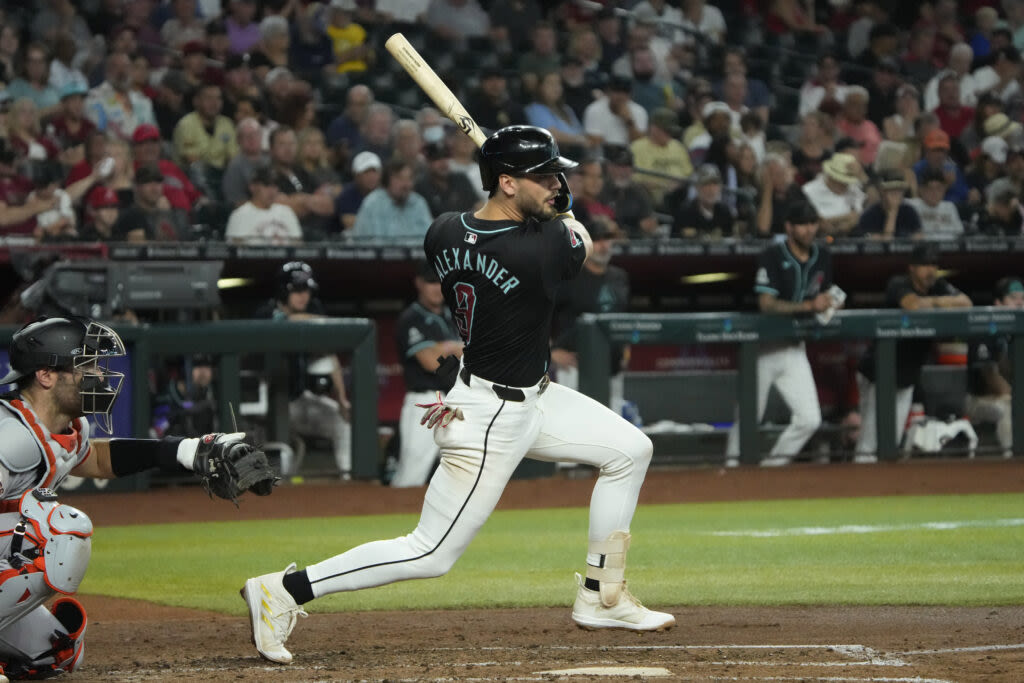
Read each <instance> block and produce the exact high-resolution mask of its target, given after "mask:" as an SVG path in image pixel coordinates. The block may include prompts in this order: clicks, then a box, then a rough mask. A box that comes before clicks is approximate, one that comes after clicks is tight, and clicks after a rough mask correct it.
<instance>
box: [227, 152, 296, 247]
mask: <svg viewBox="0 0 1024 683" xmlns="http://www.w3.org/2000/svg"><path fill="white" fill-rule="evenodd" d="M279 194H280V193H279V192H278V189H277V179H276V177H275V174H274V172H273V171H272V170H271V169H270V168H268V167H266V166H260V167H258V168H256V169H254V170H253V172H252V175H251V176H250V177H249V201H247V202H245V203H243V204H241V205H240V206H238V207H237V208H236V209H235V210H234V211H232V212H231V216H230V217H229V218H228V223H227V228H226V229H225V231H224V240H225V241H227V242H230V243H232V244H299V243H301V242H302V228H301V226H300V225H299V219H298V217H297V216H296V215H295V212H294V211H292V209H291V207H289V206H288V205H287V204H283V203H281V202H279V201H277V199H278V197H279Z"/></svg>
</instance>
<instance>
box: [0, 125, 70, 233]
mask: <svg viewBox="0 0 1024 683" xmlns="http://www.w3.org/2000/svg"><path fill="white" fill-rule="evenodd" d="M33 189H35V188H34V185H33V183H32V181H31V180H30V179H29V178H27V177H25V176H24V175H22V174H21V173H19V172H18V170H17V156H16V155H15V153H14V150H13V149H11V146H10V144H9V143H8V142H7V140H5V139H4V138H0V234H3V235H5V236H7V235H31V234H32V232H33V230H34V229H35V226H36V216H38V215H39V214H41V213H43V212H44V211H50V210H52V209H54V208H55V207H56V206H57V203H58V202H57V199H56V198H55V197H50V198H48V199H44V198H40V197H36V198H33V199H31V200H29V197H30V195H31V193H32V190H33Z"/></svg>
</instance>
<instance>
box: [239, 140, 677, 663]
mask: <svg viewBox="0 0 1024 683" xmlns="http://www.w3.org/2000/svg"><path fill="white" fill-rule="evenodd" d="M574 166H576V163H575V162H573V161H570V160H569V159H566V158H564V157H562V156H560V154H559V151H558V145H557V144H556V143H555V140H554V138H553V137H552V136H551V134H550V133H548V132H547V131H545V130H543V129H540V128H534V127H532V126H508V127H506V128H502V129H500V130H498V131H497V132H495V133H494V134H492V135H491V136H490V137H489V138H487V140H486V141H485V142H484V144H483V146H482V147H481V150H480V172H481V177H482V180H483V186H484V189H486V190H487V191H488V193H489V197H488V200H487V202H486V203H485V204H484V206H483V207H482V208H480V209H479V210H477V211H476V212H475V213H461V214H460V213H446V214H444V215H442V216H440V217H438V218H437V219H436V220H435V221H434V222H433V224H432V225H431V226H430V228H429V230H428V232H427V235H426V238H425V240H424V249H425V252H426V255H427V259H428V261H430V263H431V264H432V265H433V266H434V269H435V270H436V271H437V274H438V276H439V277H440V279H441V288H442V291H443V292H444V298H445V302H446V303H447V304H448V308H449V310H450V311H451V313H452V317H453V319H454V320H455V323H456V326H457V327H458V330H459V334H460V336H461V337H462V340H463V341H464V342H465V348H464V352H463V355H462V359H461V361H460V362H459V363H455V364H451V363H448V362H446V363H443V364H442V368H443V369H444V368H447V367H451V368H452V370H453V372H452V377H451V381H453V382H454V385H453V386H452V388H451V390H450V391H449V392H448V395H447V396H446V397H445V399H444V400H443V401H439V402H436V403H434V404H433V405H430V406H428V407H427V412H426V414H425V415H424V418H423V419H424V422H425V423H426V424H427V426H428V427H433V428H434V441H435V443H436V444H437V445H438V446H439V447H440V449H441V464H440V466H439V467H438V468H437V470H436V472H435V473H434V476H433V477H432V478H431V481H430V485H429V486H428V488H427V492H426V498H425V500H424V503H423V512H422V514H421V516H420V520H419V524H418V525H417V526H416V528H415V530H413V532H412V533H411V534H409V535H407V536H402V537H400V538H394V539H390V540H386V541H376V542H372V543H367V544H364V545H360V546H358V547H355V548H353V549H351V550H349V551H348V552H345V553H342V554H340V555H336V556H334V557H331V558H328V559H326V560H323V561H322V562H318V563H316V564H312V565H309V566H307V567H306V568H305V569H303V570H301V571H296V566H295V564H294V563H293V564H290V565H289V566H288V567H286V568H285V569H284V570H283V571H278V572H274V573H270V574H264V575H263V576H258V577H255V578H251V579H249V580H247V581H246V582H245V586H244V587H243V588H242V597H243V598H244V599H245V601H246V603H247V605H248V608H249V617H250V618H249V623H250V625H251V627H252V633H253V642H254V643H255V645H256V649H257V650H258V651H259V653H260V654H261V655H262V656H263V657H265V658H266V659H269V660H270V661H274V662H281V663H288V662H291V661H292V655H291V653H290V652H289V651H288V650H287V649H286V648H285V642H286V640H287V639H288V636H289V635H290V633H291V631H292V628H293V627H294V625H295V621H296V617H297V616H298V615H305V612H304V611H303V609H302V605H303V604H304V603H307V602H309V601H310V600H312V599H314V598H316V597H321V596H324V595H328V594H331V593H338V592H341V591H351V590H358V589H361V588H369V587H371V586H380V585H383V584H388V583H392V582H395V581H402V580H405V579H415V578H427V577H433V576H440V575H442V574H444V573H446V572H447V571H448V570H449V569H451V567H452V565H453V564H454V563H455V561H456V560H458V558H459V556H460V555H462V553H463V551H465V549H466V547H467V546H468V545H469V542H470V541H471V540H473V537H474V536H475V535H476V532H477V531H478V530H479V529H480V527H481V526H482V525H483V523H484V522H485V521H486V520H487V518H488V517H489V516H490V514H491V511H492V510H493V509H494V506H495V505H496V504H497V502H498V499H499V497H500V496H501V493H502V491H503V490H504V488H505V485H506V484H507V483H508V480H509V479H510V478H511V476H512V473H513V471H514V470H515V469H516V466H517V465H518V464H519V462H520V460H522V458H523V457H531V458H535V459H539V460H545V461H554V462H558V461H570V462H576V463H581V464H587V465H592V466H594V467H596V468H597V469H598V471H599V474H598V478H597V482H596V484H595V486H594V493H593V498H592V500H591V505H590V532H589V546H588V552H587V555H586V565H587V569H586V578H585V579H584V578H583V577H581V576H580V575H579V574H577V577H576V578H577V584H578V589H577V593H576V602H575V604H574V605H573V609H572V618H573V620H574V621H575V622H576V623H577V624H578V625H579V626H581V627H583V628H622V629H629V630H633V631H656V630H662V629H666V628H669V627H671V626H672V625H674V624H675V618H674V617H673V616H672V615H671V614H666V613H664V612H655V611H652V610H650V609H647V608H646V607H643V606H642V605H641V604H640V603H639V601H637V600H636V599H635V598H634V597H633V596H632V595H631V594H630V592H629V590H628V589H627V588H626V584H625V577H624V574H625V567H626V551H627V549H628V548H629V541H630V535H629V525H630V521H631V520H632V518H633V512H634V510H635V509H636V504H637V497H638V496H639V493H640V487H641V485H642V484H643V480H644V475H645V473H646V471H647V466H648V464H649V463H650V459H651V452H652V445H651V441H650V439H648V438H647V436H645V435H644V434H643V432H641V431H640V430H638V429H637V428H635V427H634V426H632V425H631V424H629V423H628V422H626V421H625V420H623V419H622V418H621V417H619V416H618V415H616V414H615V413H613V412H612V411H611V410H609V409H608V408H606V407H604V406H602V405H601V404H599V403H597V402H596V401H593V400H591V399H590V398H588V397H586V396H584V395H582V394H579V393H577V392H575V391H573V390H571V389H567V388H566V387H563V386H560V385H558V384H557V383H551V382H549V380H548V377H547V369H548V363H549V355H550V354H549V339H550V332H551V330H550V323H551V314H552V310H553V307H554V300H555V295H556V292H557V290H558V288H559V286H560V284H561V283H562V282H564V281H565V280H569V279H571V278H573V277H575V276H576V274H577V273H579V272H580V268H581V267H582V265H583V262H584V261H585V260H586V259H587V257H588V256H589V255H590V253H591V250H592V248H593V247H592V244H591V239H590V235H589V234H588V233H587V230H586V229H585V228H584V227H583V225H582V224H580V223H579V222H578V221H576V220H574V219H571V218H567V217H561V216H559V213H560V212H562V211H565V210H566V209H567V208H568V207H569V206H570V205H571V195H569V193H568V185H567V183H566V181H565V178H564V172H565V171H567V170H568V169H571V168H573V167H574ZM524 552H526V549H525V548H524Z"/></svg>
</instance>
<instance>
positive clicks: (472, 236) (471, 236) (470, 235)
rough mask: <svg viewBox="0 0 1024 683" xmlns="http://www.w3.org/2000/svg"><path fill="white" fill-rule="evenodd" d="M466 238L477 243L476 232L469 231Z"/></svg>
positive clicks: (472, 242)
mask: <svg viewBox="0 0 1024 683" xmlns="http://www.w3.org/2000/svg"><path fill="white" fill-rule="evenodd" d="M465 239H466V241H467V242H469V243H470V244H476V233H475V232H467V233H466V238H465Z"/></svg>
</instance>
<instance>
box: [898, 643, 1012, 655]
mask: <svg viewBox="0 0 1024 683" xmlns="http://www.w3.org/2000/svg"><path fill="white" fill-rule="evenodd" d="M1000 650H1024V643H1012V644H1007V645H973V646H971V647H944V648H940V649H938V650H907V651H905V652H900V653H898V654H901V655H951V654H957V653H959V652H998V651H1000Z"/></svg>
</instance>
